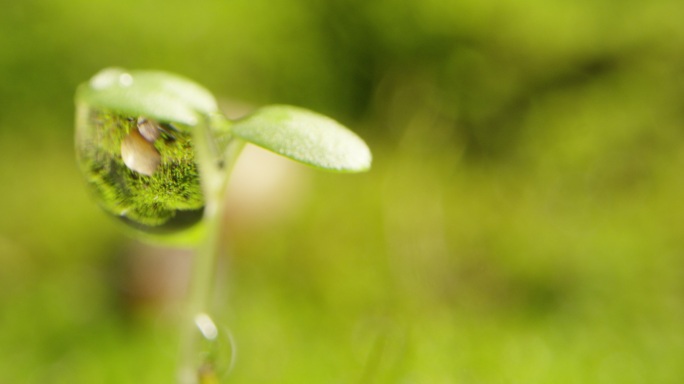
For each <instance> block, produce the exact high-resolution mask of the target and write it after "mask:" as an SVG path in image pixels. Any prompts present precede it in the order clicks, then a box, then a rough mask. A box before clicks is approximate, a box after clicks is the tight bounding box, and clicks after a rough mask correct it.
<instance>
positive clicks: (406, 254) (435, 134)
mask: <svg viewBox="0 0 684 384" xmlns="http://www.w3.org/2000/svg"><path fill="white" fill-rule="evenodd" d="M683 19H684V3H683V2H681V1H679V0H650V1H638V0H633V1H613V0H598V1H597V0H591V1H589V0H574V1H566V0H560V1H543V0H523V1H513V0H460V1H456V0H446V1H445V0H407V1H399V0H376V1H361V0H331V1H327V2H319V1H314V0H276V1H264V0H256V1H255V0H249V1H248V0H226V1H218V0H196V1H192V2H187V1H176V0H172V1H166V2H160V1H151V0H138V1H131V0H125V1H124V0H116V1H114V0H104V1H97V2H94V1H85V0H71V1H58V0H42V1H41V0H28V1H15V2H11V1H4V2H2V5H1V6H0V180H2V182H1V183H0V204H1V206H0V209H1V211H0V383H3V384H4V383H72V384H73V383H139V384H142V383H169V382H173V377H174V366H175V362H176V350H175V348H176V344H177V332H176V320H177V318H178V312H179V311H180V310H181V309H180V307H179V305H178V302H179V301H180V297H182V293H183V289H184V286H185V282H186V279H187V273H186V272H187V269H188V268H189V262H190V258H191V253H190V252H187V251H177V250H170V249H163V248H155V247H150V246H146V245H143V244H140V243H138V242H136V241H135V240H132V239H131V238H129V237H127V236H126V235H125V234H124V233H123V232H122V231H121V230H120V228H119V227H117V226H116V225H115V223H114V222H113V220H111V219H109V218H108V217H106V216H105V215H104V214H103V213H102V212H101V211H100V210H99V209H98V208H97V206H96V205H95V204H94V203H93V202H92V201H91V200H90V198H89V196H88V195H87V193H86V190H85V187H84V185H83V183H82V180H81V178H80V175H79V174H78V171H77V168H76V164H75V159H74V150H73V144H72V142H73V113H74V112H73V110H74V108H73V93H74V90H75V88H76V86H77V85H78V84H79V83H80V82H82V81H85V80H87V79H88V78H89V77H90V76H92V75H93V74H94V73H96V72H97V71H99V70H100V69H102V68H104V67H108V66H113V65H115V66H121V67H126V68H151V69H152V68H153V69H164V70H168V71H172V72H177V73H181V74H183V75H186V76H188V77H190V78H192V79H195V80H197V81H198V82H199V83H201V84H204V85H206V86H207V87H208V88H209V89H210V90H212V91H213V92H214V93H215V94H216V95H217V96H218V97H219V98H220V99H221V102H222V104H223V105H224V106H225V108H226V110H227V112H228V113H232V114H235V115H239V114H240V113H244V112H245V111H248V110H249V109H250V108H254V107H256V106H260V105H264V104H269V103H289V104H296V105H300V106H303V107H307V108H310V109H314V110H317V111H319V112H322V113H325V114H328V115H330V116H333V117H334V118H336V119H337V120H339V121H341V122H343V123H345V124H346V125H348V126H350V127H352V128H353V129H354V130H355V131H356V132H358V133H359V134H360V135H361V136H362V137H364V138H365V139H366V140H367V142H368V143H369V145H370V146H371V148H372V150H373V152H374V167H373V169H372V171H371V172H369V173H367V174H362V175H336V174H326V173H320V172H318V171H314V170H312V169H309V168H306V167H303V166H299V165H295V164H294V163H282V162H279V161H278V159H279V158H274V157H269V156H268V155H265V154H263V153H259V152H257V151H253V150H249V151H248V153H246V154H245V157H244V159H242V160H241V163H240V165H239V168H238V170H236V175H235V179H234V180H233V181H234V183H233V184H232V185H231V192H230V195H229V196H230V197H229V198H230V203H229V205H228V208H227V212H226V230H225V232H226V233H225V236H224V238H225V248H226V255H225V257H224V258H223V259H222V261H221V263H220V268H219V275H220V276H221V278H220V279H219V289H218V294H217V299H216V301H217V305H216V307H217V311H216V314H215V315H216V319H217V321H218V322H219V324H220V327H221V328H222V329H223V330H229V332H230V334H231V335H232V336H233V338H234V340H235V345H236V346H237V359H236V360H235V364H234V366H233V368H232V369H231V370H230V372H228V374H227V376H225V381H226V382H235V383H309V382H310V383H464V384H465V383H469V384H470V383H483V384H485V383H487V384H489V383H583V384H587V383H681V382H682V381H683V380H684V364H682V361H684V236H683V234H684V203H682V196H684V108H683V107H684V48H683V47H684V23H682V20H683Z"/></svg>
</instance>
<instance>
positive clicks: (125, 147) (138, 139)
mask: <svg viewBox="0 0 684 384" xmlns="http://www.w3.org/2000/svg"><path fill="white" fill-rule="evenodd" d="M121 158H122V159H123V162H124V164H126V166H127V167H128V168H130V169H131V170H133V171H135V172H138V173H141V174H143V175H146V176H152V175H153V174H154V172H155V171H156V170H157V168H158V167H159V164H161V155H160V154H159V151H158V150H157V148H155V147H154V145H153V144H152V143H150V142H149V141H147V140H146V138H145V137H143V135H142V134H141V132H140V131H139V130H137V129H135V130H133V131H131V133H129V134H128V135H126V137H124V139H123V141H121Z"/></svg>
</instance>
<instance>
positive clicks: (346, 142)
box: [232, 105, 371, 172]
mask: <svg viewBox="0 0 684 384" xmlns="http://www.w3.org/2000/svg"><path fill="white" fill-rule="evenodd" d="M232 132H233V134H234V135H235V136H237V137H239V138H241V139H243V140H245V141H248V142H250V143H253V144H256V145H258V146H260V147H263V148H266V149H268V150H271V151H273V152H275V153H278V154H280V155H283V156H285V157H289V158H291V159H293V160H297V161H300V162H302V163H305V164H308V165H311V166H314V167H316V168H322V169H327V170H333V171H339V172H360V171H366V170H368V169H369V168H370V165H371V153H370V150H369V149H368V147H367V146H366V143H364V142H363V140H361V138H359V137H358V136H357V135H355V134H354V133H353V132H351V131H350V130H348V129H346V128H345V127H343V126H342V125H340V124H339V123H338V122H336V121H334V120H332V119H330V118H328V117H325V116H322V115H319V114H316V113H313V112H311V111H307V110H305V109H302V108H297V107H291V106H284V105H277V106H268V107H264V108H261V109H259V110H257V111H256V112H254V113H252V114H251V115H249V116H247V117H245V118H244V119H241V120H238V121H236V122H235V123H234V125H233V127H232Z"/></svg>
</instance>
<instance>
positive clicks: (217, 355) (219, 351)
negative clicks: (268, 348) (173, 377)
mask: <svg viewBox="0 0 684 384" xmlns="http://www.w3.org/2000/svg"><path fill="white" fill-rule="evenodd" d="M193 323H194V324H193V325H194V327H193V330H194V332H198V333H197V334H196V337H195V338H194V344H192V348H193V349H192V353H193V355H192V356H193V357H192V364H191V366H189V367H187V370H184V371H182V372H181V378H182V379H181V382H182V383H214V382H216V383H218V382H219V381H220V379H221V378H223V377H225V376H226V375H227V374H228V373H229V372H230V371H231V370H232V369H233V366H234V364H235V357H236V347H235V341H234V339H233V337H232V335H231V333H230V332H229V331H228V330H227V329H224V328H221V329H219V328H218V327H217V325H216V322H214V320H213V319H212V318H211V317H210V316H209V315H207V314H206V313H198V314H197V315H195V317H194V318H193Z"/></svg>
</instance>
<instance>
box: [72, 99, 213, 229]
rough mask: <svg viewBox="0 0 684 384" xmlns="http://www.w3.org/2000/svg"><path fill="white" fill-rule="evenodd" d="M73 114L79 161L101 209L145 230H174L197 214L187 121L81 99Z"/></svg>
mask: <svg viewBox="0 0 684 384" xmlns="http://www.w3.org/2000/svg"><path fill="white" fill-rule="evenodd" d="M77 114H78V115H77V122H76V152H77V156H78V161H79V165H80V168H81V170H82V172H83V174H84V176H85V178H86V181H87V182H88V185H89V187H90V190H91V191H92V193H93V194H94V196H95V198H96V200H97V201H98V203H99V204H100V206H102V208H104V210H105V211H107V212H109V213H110V214H112V215H114V216H116V217H118V218H120V219H121V220H122V221H123V222H125V223H126V224H128V225H130V226H132V227H134V228H136V229H140V230H142V231H145V232H150V233H173V232H175V231H178V230H182V229H186V228H189V227H191V226H193V225H194V224H196V223H197V222H198V221H200V220H201V218H202V212H203V208H204V196H203V195H202V189H201V185H200V179H199V172H198V168H197V164H196V162H195V151H194V147H193V142H192V131H191V127H188V126H184V125H180V124H174V125H173V126H171V125H169V124H167V123H164V122H158V121H155V120H153V119H149V118H146V117H144V116H143V117H140V116H124V115H121V114H118V113H116V112H114V111H109V110H103V109H97V108H91V107H90V106H88V105H85V104H80V105H78V106H77ZM165 132H173V134H172V135H171V134H170V133H165Z"/></svg>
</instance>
